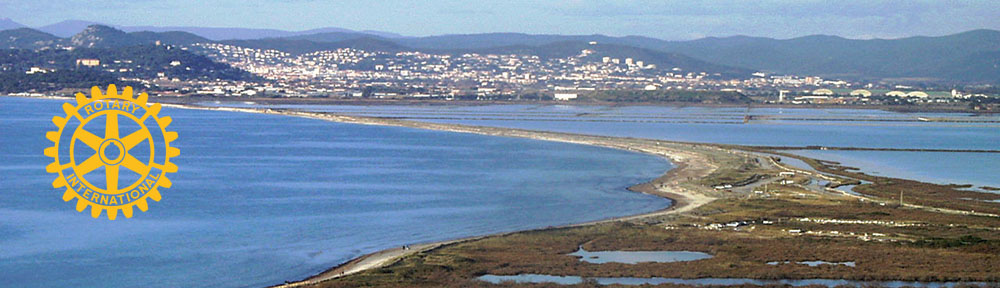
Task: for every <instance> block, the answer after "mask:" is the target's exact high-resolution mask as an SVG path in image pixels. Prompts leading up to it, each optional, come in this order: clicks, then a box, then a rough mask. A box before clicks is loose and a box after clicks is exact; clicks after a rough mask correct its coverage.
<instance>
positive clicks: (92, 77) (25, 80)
mask: <svg viewBox="0 0 1000 288" xmlns="http://www.w3.org/2000/svg"><path fill="white" fill-rule="evenodd" d="M108 84H115V85H118V86H119V87H124V86H133V87H141V86H142V83H138V82H132V81H120V80H119V79H118V78H117V77H115V76H114V75H111V73H108V72H102V71H96V70H60V71H55V72H49V73H34V74H25V73H24V72H3V73H0V92H2V93H14V92H47V91H55V90H59V89H63V88H81V89H87V88H90V87H93V86H107V85H108Z"/></svg>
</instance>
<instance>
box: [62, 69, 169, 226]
mask: <svg viewBox="0 0 1000 288" xmlns="http://www.w3.org/2000/svg"><path fill="white" fill-rule="evenodd" d="M90 94H91V97H90V98H87V96H86V95H84V94H83V93H76V105H73V104H70V103H65V104H63V110H64V111H65V112H66V115H65V117H60V116H55V117H52V123H54V124H55V125H56V127H58V128H59V130H57V131H50V132H48V133H46V134H45V136H46V138H48V139H49V141H52V142H53V143H54V145H53V146H52V147H48V148H46V149H45V156H48V157H52V158H53V159H54V160H55V161H53V162H52V163H51V164H49V165H48V166H47V167H46V168H45V170H46V171H47V172H49V173H58V174H59V176H58V177H56V179H55V181H53V182H52V186H53V187H55V188H61V187H66V192H65V193H64V194H63V197H62V199H63V201H67V202H69V201H70V200H73V199H76V210H77V211H79V212H83V210H85V209H87V207H90V215H91V216H92V217H94V218H98V217H100V216H101V212H102V211H107V215H108V219H111V220H115V218H116V217H117V215H118V211H121V212H122V214H123V215H125V218H131V217H132V215H133V213H134V210H135V209H134V208H135V207H138V208H139V210H142V211H146V210H147V209H148V208H149V203H148V199H152V200H153V201H160V192H159V188H170V185H171V183H170V179H168V178H167V173H175V172H177V165H174V164H173V163H170V159H171V158H173V157H177V156H178V155H180V150H178V149H177V148H176V147H170V142H172V141H174V140H176V139H177V132H172V131H167V130H166V129H167V126H169V125H170V121H171V118H170V117H161V116H159V113H160V108H161V107H160V104H159V103H155V104H153V105H147V104H146V101H147V98H148V95H147V94H146V93H141V94H139V96H138V97H135V98H133V97H132V87H125V89H123V91H122V93H121V94H119V93H118V89H117V88H116V87H115V85H108V90H107V92H106V93H101V89H100V87H97V86H94V87H93V88H91V90H90ZM100 135H103V136H100Z"/></svg>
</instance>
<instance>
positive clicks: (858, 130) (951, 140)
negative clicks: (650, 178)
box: [204, 102, 1000, 187]
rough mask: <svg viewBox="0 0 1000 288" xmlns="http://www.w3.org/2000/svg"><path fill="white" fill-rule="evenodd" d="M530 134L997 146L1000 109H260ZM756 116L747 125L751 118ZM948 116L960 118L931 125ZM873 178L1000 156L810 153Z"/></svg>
mask: <svg viewBox="0 0 1000 288" xmlns="http://www.w3.org/2000/svg"><path fill="white" fill-rule="evenodd" d="M204 104H206V105H220V106H250V107H263V106H266V107H274V108H287V109H300V110H307V111H323V112H334V113H342V114H350V115H359V116H375V117H400V118H405V119H411V120H417V121H429V122H439V123H456V124H466V125H481V126H494V127H510V128H523V129H531V130H545V131H558V132H570V133H582V134H591V135H606V136H620V137H641V138H653V139H664V140H675V141H690V142H704V143H724V144H740V145H763V146H810V145H814V146H842V147H868V148H916V149H921V148H930V149H953V150H959V149H975V150H1000V114H970V113H900V112H890V111H881V110H872V109H815V108H752V109H750V110H749V112H748V110H747V108H745V107H744V108H715V107H670V106H585V105H478V106H459V105H412V106H400V105H373V106H357V105H255V104H246V103H238V102H233V103H225V102H223V103H204ZM748 114H749V115H753V117H754V118H753V119H754V120H752V121H751V122H750V123H749V124H743V117H744V116H745V115H748ZM940 118H947V119H950V120H953V121H955V122H925V121H922V120H921V119H940ZM791 152H793V153H801V154H802V155H804V156H809V157H815V158H819V159H824V160H833V161H839V162H842V163H843V164H845V165H848V166H854V167H859V168H862V169H863V171H865V172H871V173H873V174H878V175H883V176H890V177H902V178H911V179H916V180H923V181H929V182H935V183H942V184H949V183H953V184H973V185H987V186H994V187H1000V177H996V175H1000V153H958V152H934V153H923V152H886V151H863V152H858V151H833V150H827V151H805V150H796V151H791Z"/></svg>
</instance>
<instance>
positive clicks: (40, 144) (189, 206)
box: [0, 98, 671, 287]
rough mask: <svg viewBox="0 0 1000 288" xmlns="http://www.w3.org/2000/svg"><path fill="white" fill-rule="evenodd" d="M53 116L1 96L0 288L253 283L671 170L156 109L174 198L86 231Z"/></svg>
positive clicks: (566, 151)
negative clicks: (169, 151) (167, 139)
mask: <svg viewBox="0 0 1000 288" xmlns="http://www.w3.org/2000/svg"><path fill="white" fill-rule="evenodd" d="M61 104H62V102H61V101H57V100H37V99H21V98H0V136H2V137H0V147H3V148H2V149H0V279H2V280H0V286H8V287H66V286H83V287H94V286H99V287H178V286H184V287H218V286H223V287H245V286H250V287H260V286H264V285H270V284H277V283H281V282H283V281H285V280H298V279H302V278H304V277H306V276H308V275H311V274H314V273H317V272H320V271H322V270H325V269H327V268H329V267H331V266H333V265H336V264H339V263H342V262H344V261H346V260H348V259H350V258H353V257H356V256H359V255H362V254H365V253H369V252H374V251H377V250H380V249H385V248H391V247H398V246H400V245H404V244H411V243H417V242H428V241H436V240H446V239H453V238H459V237H466V236H473V235H483V234H489V233H497V232H503V231H513V230H522V229H529V228H539V227H545V226H549V225H560V224H570V223H578V222H584V221H590V220H597V219H604V218H609V217H615V216H624V215H631V214H637V213H641V212H648V211H654V210H657V209H662V208H665V207H667V206H669V204H670V202H669V200H666V199H662V198H659V197H654V196H649V195H644V194H638V193H633V192H628V191H626V190H625V188H626V187H627V186H629V185H631V184H635V183H640V182H644V181H647V180H649V179H652V178H655V177H657V176H659V175H660V174H661V173H663V172H664V171H666V170H668V169H669V168H670V167H671V166H670V164H669V163H668V162H667V161H665V160H663V159H661V158H657V157H652V156H648V155H643V154H635V153H629V152H624V151H619V150H613V149H605V148H598V147H591V146H583V145H572V144H564V143H552V142H544V141H534V140H527V139H515V138H501V137H488V136H480V135H471V134H458V133H445V132H437V131H425V130H417V129H407V128H394V127H378V126H362V125H351V124H339V123H332V122H326V121H319V120H311V119H302V118H293V117H284V116H276V115H262V114H247V113H231V112H215V111H198V110H180V109H167V108H165V109H164V111H163V112H162V113H161V115H169V116H171V117H173V119H174V121H173V124H172V125H171V126H170V129H171V130H175V131H177V132H179V134H180V138H179V139H178V140H177V141H176V142H174V143H173V146H176V147H178V148H180V150H181V156H180V157H179V158H175V159H173V162H174V163H176V164H177V165H178V166H179V167H180V170H179V172H178V173H176V174H170V175H169V177H170V178H171V179H172V180H173V184H174V185H173V187H172V188H170V189H165V190H164V191H163V192H162V194H163V200H162V201H160V202H152V203H151V205H150V206H151V207H150V210H149V211H148V212H145V213H138V212H137V214H136V216H135V217H133V218H131V219H124V218H122V217H121V216H119V220H116V221H114V222H111V221H108V220H107V219H106V218H103V217H102V219H92V218H90V216H89V213H77V212H76V211H75V209H74V204H73V203H66V202H63V201H62V199H61V196H62V193H63V191H61V190H57V189H53V188H52V186H51V183H52V179H54V177H55V176H54V175H53V174H48V173H46V172H45V165H47V164H48V163H50V162H51V161H52V160H51V159H47V158H46V157H45V156H44V155H43V154H42V150H43V149H44V148H45V147H47V146H50V145H51V143H50V142H49V141H48V140H46V139H45V132H46V131H49V130H54V126H53V124H52V123H51V121H50V119H51V118H52V116H54V115H58V114H59V113H62V109H61V108H60V107H61ZM89 176H90V175H88V177H89Z"/></svg>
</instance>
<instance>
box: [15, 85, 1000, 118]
mask: <svg viewBox="0 0 1000 288" xmlns="http://www.w3.org/2000/svg"><path fill="white" fill-rule="evenodd" d="M103 88H104V87H102V89H103ZM88 89H89V88H88ZM88 89H81V91H85V90H88ZM0 96H4V97H17V98H35V99H73V96H71V95H66V96H55V95H46V96H25V95H8V94H3V95H0ZM150 96H151V97H150V99H156V100H155V101H156V102H158V103H162V104H177V105H196V103H197V102H203V101H228V102H248V101H249V102H256V103H264V104H289V105H310V104H322V105H360V106H381V105H400V106H449V105H450V106H485V105H569V106H607V107H629V106H658V107H679V108H683V107H710V108H747V107H748V106H749V107H753V108H780V109H858V110H880V111H890V112H898V113H972V114H983V115H993V114H998V113H1000V111H997V110H974V109H969V108H968V106H967V105H942V104H931V105H839V104H778V103H700V102H599V101H588V102H581V101H555V100H543V101H536V100H411V99H374V98H366V99H350V98H343V99H342V98H291V97H289V98H259V97H208V96H183V97H169V96H162V97H152V96H153V95H150Z"/></svg>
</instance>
